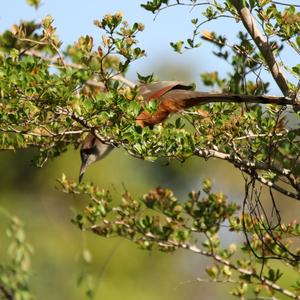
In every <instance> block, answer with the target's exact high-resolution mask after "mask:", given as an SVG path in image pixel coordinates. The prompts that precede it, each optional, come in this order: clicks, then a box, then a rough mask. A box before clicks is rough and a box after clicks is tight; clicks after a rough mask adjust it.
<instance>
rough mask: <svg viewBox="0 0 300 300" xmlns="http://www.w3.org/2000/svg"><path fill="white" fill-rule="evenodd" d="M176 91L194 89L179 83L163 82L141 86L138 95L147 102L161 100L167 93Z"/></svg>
mask: <svg viewBox="0 0 300 300" xmlns="http://www.w3.org/2000/svg"><path fill="white" fill-rule="evenodd" d="M175 89H180V90H191V89H193V87H192V86H191V85H186V84H183V83H182V82H179V81H161V82H156V83H150V84H143V85H141V86H140V87H139V90H138V95H139V96H143V98H144V99H145V101H150V100H152V99H159V98H160V97H161V96H163V95H164V94H165V93H167V92H169V91H171V90H175Z"/></svg>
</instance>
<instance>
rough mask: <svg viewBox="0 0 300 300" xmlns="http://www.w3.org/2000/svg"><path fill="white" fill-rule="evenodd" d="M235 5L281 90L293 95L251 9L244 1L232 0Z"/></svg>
mask: <svg viewBox="0 0 300 300" xmlns="http://www.w3.org/2000/svg"><path fill="white" fill-rule="evenodd" d="M232 3H233V5H234V6H235V8H236V9H237V11H238V14H239V16H240V18H241V20H242V22H243V24H244V26H245V28H246V29H247V31H248V32H249V34H250V35H251V37H252V39H253V41H254V42H255V44H256V46H257V47H258V49H259V50H260V52H261V54H262V56H263V57H264V59H265V60H266V63H267V64H268V67H269V69H270V71H271V74H272V76H273V78H274V80H275V81H276V83H277V85H278V86H279V88H280V90H281V91H282V93H283V95H284V96H286V97H291V96H292V95H291V92H290V89H289V87H288V84H287V81H286V79H285V77H284V75H283V73H282V71H281V68H280V65H279V63H278V62H277V61H276V58H275V56H274V54H273V52H272V49H271V47H270V45H269V43H268V41H267V39H266V37H265V36H264V35H263V34H262V33H261V32H260V30H259V29H258V27H257V25H256V21H255V19H254V17H253V16H252V15H251V12H250V10H249V9H248V8H247V7H246V6H244V5H243V1H240V0H232Z"/></svg>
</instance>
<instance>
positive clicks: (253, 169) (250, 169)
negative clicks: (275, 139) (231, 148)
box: [194, 149, 300, 200]
mask: <svg viewBox="0 0 300 300" xmlns="http://www.w3.org/2000/svg"><path fill="white" fill-rule="evenodd" d="M194 154H195V155H198V156H200V157H204V158H206V159H208V158H209V157H215V158H219V159H222V160H226V161H228V162H230V163H231V164H233V165H234V166H235V167H236V168H238V169H239V170H241V171H242V172H245V173H247V174H248V175H250V176H252V177H253V176H254V177H255V179H256V180H258V181H259V182H261V183H262V184H264V185H266V186H268V187H270V188H273V189H275V190H276V191H278V192H280V193H281V194H283V195H285V196H288V197H291V198H294V199H297V200H300V193H299V192H298V193H294V192H290V191H288V190H286V189H284V188H282V187H281V186H279V185H278V184H276V183H274V182H272V181H269V180H267V179H265V178H264V177H263V176H261V175H259V174H258V173H257V170H266V171H267V170H270V171H276V173H279V175H281V176H286V177H287V178H288V179H290V177H291V172H290V170H287V169H283V168H282V169H281V168H279V167H275V166H268V165H267V164H266V163H255V162H250V161H247V160H242V159H240V158H239V157H236V156H235V155H231V154H228V153H223V152H219V151H216V150H213V149H195V151H194Z"/></svg>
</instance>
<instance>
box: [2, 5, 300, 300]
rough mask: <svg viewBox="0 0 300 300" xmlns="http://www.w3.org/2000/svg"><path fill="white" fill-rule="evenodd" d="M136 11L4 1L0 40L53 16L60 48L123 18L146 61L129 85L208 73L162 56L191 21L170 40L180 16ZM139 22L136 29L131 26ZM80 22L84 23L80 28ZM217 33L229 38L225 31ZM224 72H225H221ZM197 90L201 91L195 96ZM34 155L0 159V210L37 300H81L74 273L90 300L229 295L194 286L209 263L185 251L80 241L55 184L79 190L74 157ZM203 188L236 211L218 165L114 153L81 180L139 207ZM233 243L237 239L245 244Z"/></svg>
mask: <svg viewBox="0 0 300 300" xmlns="http://www.w3.org/2000/svg"><path fill="white" fill-rule="evenodd" d="M24 2H25V1H24ZM50 2H51V3H50ZM140 3H141V1H130V4H128V1H123V2H122V3H121V2H120V1H116V0H114V1H110V3H106V1H105V2H104V1H89V2H88V3H87V4H85V5H84V6H83V4H80V5H79V3H77V2H76V1H75V3H74V5H73V2H71V1H69V0H68V1H65V2H64V3H63V4H62V3H61V1H57V0H56V1H44V5H43V6H42V7H41V10H39V11H37V12H36V11H34V10H33V9H32V8H28V7H27V6H25V4H24V3H20V1H11V2H9V3H8V2H7V3H5V4H2V6H3V5H4V6H3V7H1V13H0V17H1V24H0V25H1V27H0V30H1V32H2V31H4V30H5V29H6V28H7V27H8V26H9V24H13V23H16V22H17V21H18V20H19V19H33V18H34V19H40V18H41V17H43V16H45V15H46V14H47V13H51V14H52V15H53V17H54V19H55V22H56V23H55V24H56V26H57V27H58V32H59V33H60V38H61V39H62V40H64V41H65V43H64V45H67V44H68V43H71V42H73V41H74V40H76V37H78V36H79V35H81V34H89V33H90V31H91V30H94V29H91V28H93V27H92V23H93V20H94V19H95V18H96V17H97V18H100V17H101V16H102V15H103V14H105V13H109V12H114V11H116V10H121V11H123V12H124V15H125V19H126V18H129V19H132V20H135V21H142V22H144V23H146V31H145V33H144V36H143V37H141V38H140V40H141V44H142V45H141V46H142V47H144V48H146V50H147V52H148V53H150V55H149V56H148V58H146V59H145V60H143V61H142V62H140V63H137V64H136V66H135V69H133V70H131V71H130V72H129V77H130V78H131V79H134V77H135V72H137V71H138V72H141V70H142V74H149V73H152V72H155V74H156V75H158V77H159V78H160V79H161V80H170V79H177V80H183V81H185V82H191V81H196V82H197V80H198V78H199V76H198V74H199V73H200V72H201V71H202V70H205V71H208V70H215V69H216V67H215V62H216V61H215V59H214V60H210V59H208V57H209V56H208V53H209V52H208V51H206V52H205V49H206V50H207V48H204V51H203V50H201V51H202V52H200V53H199V52H193V53H192V54H190V53H191V52H190V53H189V54H186V55H184V56H178V55H174V54H173V53H172V50H171V49H169V48H170V47H169V46H168V43H169V42H170V41H172V40H174V39H175V38H174V37H176V38H177V39H179V38H182V37H185V36H182V34H179V32H184V31H187V32H190V31H188V30H190V27H189V26H190V25H187V24H190V23H189V19H190V18H192V17H193V16H192V15H190V14H189V12H188V11H185V12H186V16H187V18H186V20H185V21H183V22H182V23H181V24H180V26H177V27H175V28H177V29H178V30H177V31H176V30H175V31H174V30H173V29H174V21H176V18H178V17H179V15H180V14H182V10H176V11H175V13H173V14H172V13H170V14H169V15H168V14H165V15H163V16H161V17H160V18H158V20H157V21H155V22H154V23H153V16H151V15H149V14H148V13H146V12H144V11H143V10H141V9H140V8H139V4H140ZM137 9H139V10H137ZM173 12H174V11H173ZM193 13H194V14H196V12H193ZM137 14H139V17H140V18H139V19H137V18H136V16H137ZM198 14H199V12H198ZM170 15H171V16H170ZM127 16H128V17H127ZM80 18H82V20H81V21H80V22H79V21H78V20H79V19H80ZM87 22H89V23H87ZM172 22H173V23H172ZM85 24H89V26H90V27H87V25H85ZM175 24H176V23H175ZM223 29H224V31H226V30H231V26H230V24H228V27H226V26H224V28H223ZM97 34H98V35H99V33H98V32H97V33H96V35H97ZM168 35H171V36H170V38H169V39H167V38H166V37H167V36H168ZM99 37H100V35H99ZM99 39H100V38H99ZM154 42H155V43H154ZM195 61H196V63H197V65H198V67H196V64H195ZM219 67H221V68H222V64H219V63H218V68H219ZM212 68H213V69H212ZM227 68H228V67H227ZM225 71H226V68H224V69H223V70H222V72H225ZM198 88H200V89H201V86H198ZM202 88H203V87H202ZM274 90H275V91H276V88H274ZM34 155H35V153H34V151H30V150H26V151H18V152H16V153H13V152H3V151H2V152H1V155H0V172H1V180H0V206H1V207H4V208H5V209H6V210H7V211H8V212H10V213H11V214H13V215H17V216H18V217H20V219H21V220H22V221H23V222H24V223H25V230H26V234H27V239H28V241H29V242H30V243H31V244H32V246H33V247H34V249H35V253H34V255H33V261H32V272H33V274H32V278H31V279H32V280H31V286H32V290H33V293H34V294H35V295H36V299H43V300H50V299H51V300H53V299H55V300H63V299H64V300H65V299H73V300H77V299H78V300H79V299H85V296H84V292H85V288H84V286H82V287H81V288H78V287H77V281H78V278H79V277H80V274H81V273H82V272H86V273H87V274H91V275H93V277H94V279H96V281H95V285H96V286H97V289H96V294H95V298H94V299H96V300H99V299H106V300H115V299H124V300H126V299H131V300H137V299H139V300H147V299H157V300H159V299H165V300H166V299H182V300H183V299H190V300H194V299H195V300H196V299H197V300H199V299H220V298H222V299H225V297H228V299H230V298H231V297H230V296H229V295H228V293H227V292H228V290H229V289H230V286H225V285H221V284H217V283H214V284H213V283H211V284H206V283H199V282H197V280H196V279H197V277H202V278H205V271H204V270H205V266H207V265H209V264H210V263H211V262H209V260H207V259H205V258H202V257H199V256H197V255H194V254H190V253H187V252H184V251H179V252H176V253H174V254H164V253H160V252H158V251H152V252H147V251H142V250H139V249H137V247H136V246H135V245H133V244H131V243H130V242H128V241H125V240H120V239H109V240H108V239H101V238H99V237H97V236H95V235H93V234H91V233H82V232H80V231H79V230H78V228H77V227H76V226H74V225H73V224H72V223H71V222H70V220H71V218H72V217H73V215H74V211H77V210H79V208H81V207H83V206H84V204H85V203H84V200H83V199H82V198H80V197H78V196H74V195H73V196H70V195H66V194H63V193H61V192H60V191H59V190H57V188H56V187H57V183H56V178H60V177H61V174H62V173H65V174H66V175H67V176H68V177H69V178H71V179H74V180H77V178H78V172H79V166H80V158H79V153H78V151H75V150H74V149H72V148H70V149H69V150H68V151H67V152H66V153H64V154H63V155H62V156H61V157H59V158H57V159H55V160H53V161H49V162H48V163H47V164H46V165H45V167H44V168H43V169H37V168H34V167H33V166H31V164H30V161H31V159H32V158H33V157H34ZM204 178H210V179H212V181H213V183H214V189H216V190H219V191H223V192H224V193H225V194H227V195H228V196H229V199H230V200H232V201H236V202H238V203H241V201H242V199H243V181H242V178H241V175H240V173H239V172H238V171H237V170H236V169H234V168H233V167H231V166H229V165H228V164H227V163H225V162H222V161H217V160H209V161H204V160H203V159H199V158H191V159H189V160H188V161H187V162H186V163H184V164H181V163H179V162H171V163H170V164H169V165H167V164H166V162H165V161H160V162H156V163H150V162H144V161H140V160H137V159H134V158H132V157H130V156H129V155H128V154H126V153H125V151H123V150H121V149H117V150H115V151H113V152H112V154H111V155H109V156H108V157H107V158H106V159H105V160H104V161H100V162H98V163H97V164H95V165H93V166H91V167H90V168H89V170H88V171H87V173H86V175H85V180H92V181H93V182H95V183H96V184H97V185H99V186H100V187H103V188H105V189H110V190H112V191H113V193H114V195H115V196H116V197H120V196H121V194H122V193H123V191H124V188H123V184H124V185H125V186H126V188H127V189H128V190H129V191H131V192H133V194H134V195H135V196H137V197H139V196H141V195H142V194H143V193H145V192H147V191H149V190H150V189H152V188H154V187H156V186H162V187H168V188H171V189H173V190H174V192H175V195H176V196H177V197H178V198H180V199H182V200H185V197H186V195H187V193H188V192H189V191H191V190H198V189H200V188H201V182H202V180H203V179H204ZM279 202H280V203H279V207H280V209H281V211H282V213H283V215H284V216H285V217H286V218H287V219H289V220H290V219H293V218H298V217H299V205H298V204H297V203H295V201H293V200H291V199H287V198H282V199H280V200H279ZM7 223H8V220H7V219H5V218H3V216H0V232H1V234H0V260H1V261H3V260H5V259H6V251H7V246H8V239H7V238H6V235H5V228H6V226H7ZM223 233H224V236H223V242H224V243H225V244H229V243H232V242H236V241H237V240H233V237H232V236H231V235H229V234H228V232H226V231H224V232H223ZM235 238H240V239H241V238H243V236H242V235H241V237H235ZM83 253H85V255H86V256H87V254H88V253H90V254H91V263H90V264H87V263H85V262H84V260H83V258H82V256H83ZM227 295H228V296H227Z"/></svg>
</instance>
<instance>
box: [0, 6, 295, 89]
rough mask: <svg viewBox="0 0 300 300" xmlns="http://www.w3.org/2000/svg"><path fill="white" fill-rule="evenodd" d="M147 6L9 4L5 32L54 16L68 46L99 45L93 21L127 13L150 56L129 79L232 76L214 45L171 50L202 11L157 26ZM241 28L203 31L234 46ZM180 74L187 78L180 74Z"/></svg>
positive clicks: (217, 25) (0, 17)
mask: <svg viewBox="0 0 300 300" xmlns="http://www.w3.org/2000/svg"><path fill="white" fill-rule="evenodd" d="M144 2H146V0H145V1H142V0H130V1H121V0H110V1H104V0H87V1H84V2H83V1H77V0H73V1H71V0H64V1H61V0H44V1H43V4H42V6H41V7H40V8H39V9H38V10H35V9H34V8H32V7H29V6H28V5H26V2H25V0H22V1H20V0H18V1H17V0H10V1H6V2H5V5H2V6H1V11H0V31H1V32H2V31H3V30H5V29H7V28H9V27H10V26H11V25H12V24H14V23H18V22H19V20H20V19H23V20H30V19H35V20H41V19H42V18H43V17H45V16H46V15H48V14H50V15H52V16H53V17H54V20H55V21H54V24H55V26H56V27H57V32H58V35H59V37H60V39H61V40H62V41H63V42H64V44H63V46H65V45H67V44H70V43H73V42H74V41H76V40H77V39H78V37H79V36H81V35H86V34H88V35H92V36H93V37H94V41H95V43H96V44H97V43H100V41H101V35H102V33H101V32H100V31H99V29H97V28H96V27H95V26H94V25H93V21H94V20H95V19H101V17H102V16H103V15H104V14H106V13H113V12H116V11H122V12H123V13H124V18H125V19H126V20H128V21H129V22H130V23H133V22H135V21H139V22H142V23H144V24H145V26H146V27H145V31H144V32H143V33H141V34H140V35H139V36H138V40H139V41H140V46H141V48H143V49H145V50H146V52H147V57H146V58H143V59H141V60H140V61H138V62H136V63H135V64H134V65H133V66H132V68H131V69H130V71H129V73H128V77H129V78H130V79H131V80H135V79H136V76H135V74H136V72H139V73H141V74H148V73H152V72H154V73H157V72H158V73H159V75H160V76H161V79H163V80H167V79H168V80H176V79H180V80H184V81H187V82H191V81H195V82H197V83H199V74H200V73H201V72H203V71H215V70H218V71H219V73H220V74H222V75H225V74H226V72H227V71H229V70H230V67H229V66H228V65H227V64H226V63H224V62H222V61H221V60H218V59H216V58H215V57H214V56H213V55H212V54H211V53H210V52H211V45H208V44H207V43H206V42H204V43H203V45H202V46H201V47H200V48H199V49H198V50H193V51H187V52H186V53H184V54H183V55H178V54H176V53H174V51H173V50H172V49H171V47H170V46H169V43H170V42H171V41H177V40H179V39H185V38H187V37H189V35H190V33H191V32H192V29H193V27H192V24H191V22H190V19H191V18H193V17H199V18H200V19H201V10H200V8H199V9H198V8H195V9H194V10H192V11H190V10H189V8H183V7H179V8H171V9H168V10H165V11H162V12H161V14H160V15H159V16H158V17H157V18H156V19H155V20H154V16H155V15H153V14H151V13H150V12H146V11H145V10H144V9H142V8H141V7H140V4H141V3H144ZM62 3H63V4H62ZM240 28H241V27H240V24H237V23H235V22H234V21H231V20H229V21H227V20H221V21H218V22H212V23H210V24H208V25H207V26H206V27H205V26H204V27H203V29H209V30H216V31H217V32H218V33H219V34H227V36H229V38H230V39H231V40H234V39H235V36H236V32H237V30H238V29H240ZM286 58H287V60H288V62H290V63H291V64H292V62H293V57H292V56H291V55H290V54H288V55H287V57H286ZM164 69H165V70H164ZM164 71H165V72H164ZM181 71H182V74H180V72H181ZM170 74H171V75H170ZM179 74H180V75H179ZM166 76H167V77H168V78H167V77H166ZM170 76H171V78H170ZM177 76H179V77H180V78H177ZM198 87H199V86H198ZM271 87H272V88H271V92H272V93H274V94H276V93H277V94H278V93H279V91H278V88H277V87H276V86H275V85H274V84H272V85H271Z"/></svg>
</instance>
